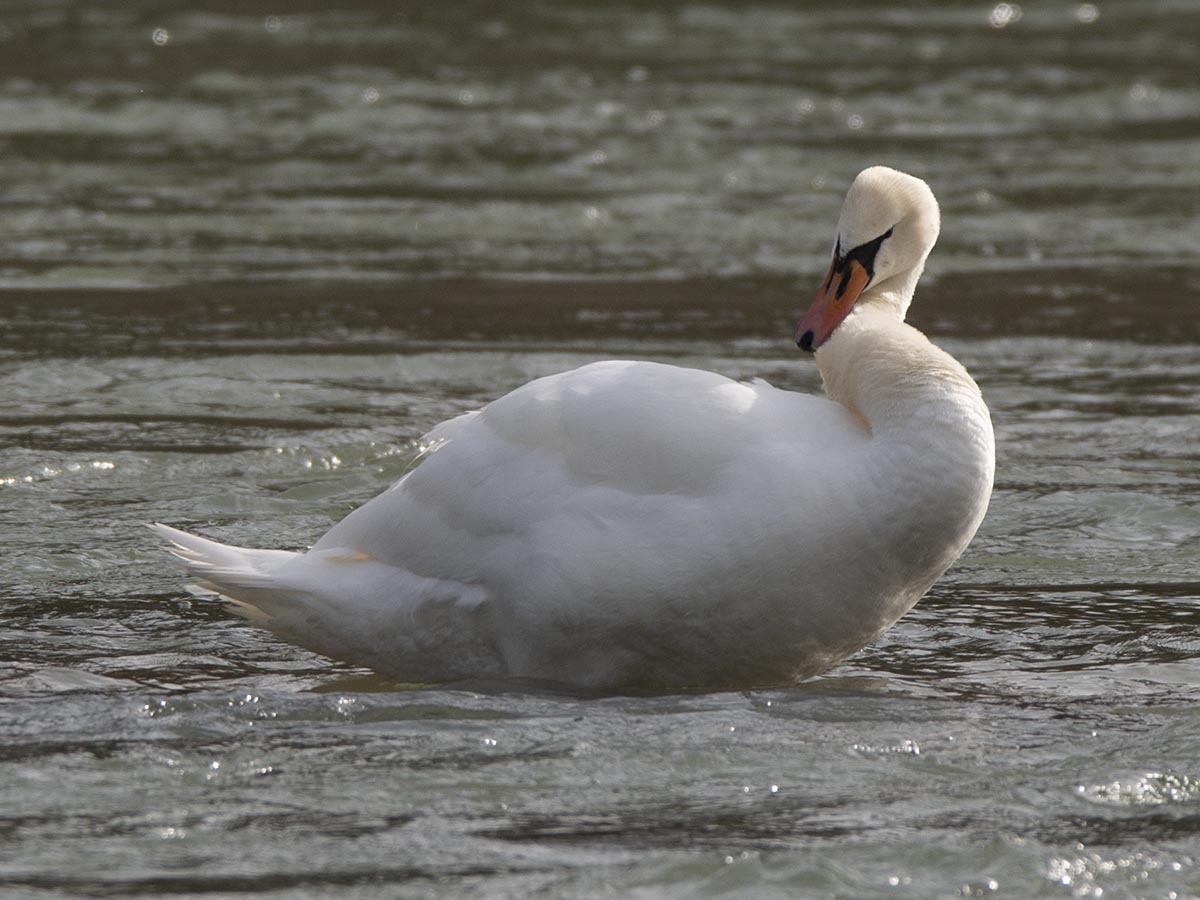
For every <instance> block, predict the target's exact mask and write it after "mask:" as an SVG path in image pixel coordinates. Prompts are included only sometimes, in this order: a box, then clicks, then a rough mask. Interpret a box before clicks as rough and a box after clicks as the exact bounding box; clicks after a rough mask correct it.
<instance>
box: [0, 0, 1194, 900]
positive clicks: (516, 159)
mask: <svg viewBox="0 0 1200 900" xmlns="http://www.w3.org/2000/svg"><path fill="white" fill-rule="evenodd" d="M281 6H282V5H281ZM347 6H348V5H347ZM1196 34H1200V6H1197V4H1195V3H1194V2H1190V0H1189V2H1184V0H1177V2H1170V0H1168V2H1146V0H1130V2H1123V3H1120V4H1118V3H1115V2H1104V3H1099V4H1095V5H1093V4H1089V3H1083V4H1080V3H1073V2H1063V3H1059V2H1047V3H1038V4H1033V3H1028V4H1026V5H1025V6H1023V7H1022V6H1018V5H1016V4H1005V3H1000V4H988V3H972V2H936V3H928V4H920V5H915V4H899V3H890V2H859V3H855V4H852V5H844V6H836V7H835V6H834V5H833V4H815V3H814V4H797V5H775V6H769V5H748V4H740V3H677V4H674V3H653V4H651V3H618V4H599V3H597V4H577V3H566V4H560V3H555V4H550V3H528V2H518V3H509V4H505V5H498V4H486V3H469V2H468V3H456V4H429V5H420V6H418V5H416V4H403V3H397V4H385V3H372V4H366V3H364V4H357V5H356V6H354V7H353V8H345V9H342V10H338V9H335V8H330V7H329V5H327V4H324V3H306V2H299V3H291V4H288V5H287V8H286V9H281V8H280V7H278V6H274V5H268V4H263V3H260V2H258V0H244V2H238V3H233V2H207V3H196V4H189V5H187V6H186V7H185V6H183V5H167V4H154V3H136V2H134V3H123V4H96V5H91V6H83V5H74V4H66V3H54V2H12V0H9V2H6V3H4V4H3V6H0V390H2V393H0V553H2V554H3V560H4V565H3V567H2V569H0V647H2V650H0V894H2V895H3V896H4V897H5V898H9V897H16V898H38V900H42V898H59V897H62V898H65V897H212V896H220V897H289V898H291V897H305V898H309V897H311V898H318V897H319V898H335V897H336V898H339V900H341V898H350V897H362V898H368V897H369V898H377V897H406V898H407V897H414V898H415V897H435V896H436V897H457V896H480V897H489V898H500V897H514V898H515V897H520V898H527V897H549V898H563V897H589V898H590V897H602V896H603V897H640V898H662V897H678V898H691V897H717V896H720V897H743V898H756V900H757V898H771V897H780V898H784V897H786V898H796V897H801V898H808V897H838V898H848V900H863V898H914V900H929V898H940V897H956V896H973V897H993V896H994V897H1009V898H1017V900H1029V898H1033V897H1050V898H1072V897H1101V896H1103V897H1105V898H1109V897H1119V898H1124V897H1130V898H1132V897H1145V898H1161V900H1179V898H1187V897H1192V898H1194V897H1197V896H1200V663H1198V662H1197V659H1196V657H1197V654H1198V653H1200V565H1198V563H1197V559H1198V556H1200V495H1198V492H1197V488H1198V486H1200V477H1198V463H1200V449H1198V448H1200V398H1198V394H1200V324H1198V323H1200V317H1198V315H1197V312H1198V308H1197V294H1198V292H1200V268H1198V266H1197V252H1198V251H1197V248H1200V213H1198V211H1200V76H1198V75H1197V73H1198V72H1200V42H1198V41H1197V40H1196V39H1195V37H1194V36H1195V35H1196ZM874 163H886V164H889V165H893V166H897V167H899V168H903V169H907V170H909V171H911V172H914V173H915V174H918V175H921V176H923V177H925V178H926V179H927V180H929V182H930V183H931V185H932V186H933V188H934V190H935V192H936V193H937V195H938V197H939V198H940V200H941V203H942V207H943V218H944V230H943V235H942V239H941V242H940V244H939V247H938V248H937V250H936V251H935V254H934V257H933V260H932V261H931V264H930V267H929V271H928V273H927V277H926V279H925V281H924V283H923V285H922V288H921V289H920V291H919V293H918V297H917V301H916V303H915V304H914V307H913V311H912V321H913V322H914V323H915V324H916V325H918V327H921V328H923V329H925V330H926V331H928V332H929V333H930V334H931V335H933V336H934V337H935V339H936V340H937V341H938V342H939V343H941V344H943V345H944V346H945V347H946V348H947V349H949V350H950V351H951V352H953V353H955V354H956V355H957V356H959V358H960V359H962V360H963V361H964V362H965V363H966V364H967V366H968V367H969V368H970V369H971V371H972V372H973V373H974V375H975V376H976V378H977V380H978V381H979V382H980V384H981V385H982V387H983V389H984V392H985V394H986V396H987V398H988V401H989V403H990V405H991V408H992V410H993V414H994V417H995V422H996V427H997V437H998V439H999V469H998V479H997V489H996V494H995V498H994V501H993V507H992V511H991V513H990V514H989V517H988V519H987V521H986V522H985V523H984V525H983V528H982V530H981V532H980V534H979V537H978V539H977V540H976V542H975V543H974V545H973V546H972V547H971V549H970V550H969V551H968V553H967V555H966V556H965V557H964V558H963V560H962V561H961V562H960V564H959V565H958V566H957V567H956V568H955V569H954V570H952V572H951V573H950V574H949V575H948V576H947V578H946V579H944V580H943V582H942V583H941V584H940V585H939V586H938V587H936V588H935V589H934V591H933V592H932V593H931V595H930V596H929V597H927V598H926V599H925V600H924V601H922V603H921V605H920V606H919V607H918V608H917V609H916V610H915V611H914V612H913V613H911V614H910V615H909V616H908V617H906V618H905V619H904V620H902V622H901V623H900V624H899V625H898V626H897V627H896V628H895V629H893V631H891V632H890V633H889V634H888V635H887V636H886V637H885V638H884V639H883V640H882V641H881V642H880V643H879V644H878V645H876V646H874V647H872V648H870V649H868V650H866V651H864V652H863V653H861V654H859V655H858V656H856V657H855V658H853V659H852V660H851V661H850V662H849V663H848V664H846V665H843V666H842V667H840V668H839V669H837V670H835V671H834V672H832V673H830V674H829V675H827V676H826V677H823V678H820V679H817V680H815V681H813V682H810V683H808V684H805V685H802V686H800V687H797V688H794V689H788V690H778V691H757V692H753V693H748V694H739V693H731V694H717V695H703V696H679V697H651V698H622V697H614V698H608V699H602V700H584V699H578V698H571V697H562V696H553V695H537V694H528V693H525V694H522V693H503V692H501V693H497V692H492V691H471V690H417V691H399V690H395V689H389V686H388V685H386V684H382V683H380V682H379V681H377V680H376V679H373V678H372V677H371V676H370V675H369V673H366V672H362V671H360V670H355V669H352V668H349V667H347V666H344V665H340V664H335V663H331V662H329V661H327V660H324V659H321V658H319V657H316V656H313V655H311V654H308V653H306V652H304V651H300V650H297V649H293V648H290V647H288V646H286V645H283V644H281V643H279V642H278V641H276V640H274V639H273V638H271V637H270V636H268V635H266V634H264V633H263V632H260V631H257V630H254V629H252V628H250V627H249V626H247V625H245V624H243V623H240V622H237V621H233V620H230V619H229V618H228V617H226V616H225V615H224V614H223V613H222V612H221V611H220V610H218V609H216V608H214V607H213V606H211V605H208V604H205V603H202V602H198V601H195V600H192V599H190V598H189V597H188V595H187V594H185V593H184V592H183V590H182V588H181V578H180V576H179V574H178V573H177V572H176V571H175V570H174V569H173V568H172V567H171V565H170V564H169V563H168V561H167V559H166V558H165V557H164V556H163V555H162V554H161V553H160V552H158V551H157V550H156V548H155V545H154V541H153V539H152V538H151V536H150V535H149V533H148V532H145V531H144V530H143V529H141V528H140V527H139V524H140V523H143V522H147V521H152V520H162V521H167V522H171V523H173V524H177V525H181V526H183V527H191V528H196V529H199V530H202V531H203V532H205V533H207V534H210V535H213V536H215V537H218V538H223V539H227V540H231V541H235V542H239V543H246V544H252V545H258V546H272V547H300V546H304V545H305V544H307V543H309V542H311V541H313V540H314V539H315V538H316V537H318V536H319V535H320V534H321V533H322V532H323V530H324V529H326V528H327V527H328V526H329V525H330V524H331V523H332V522H333V521H335V520H337V519H338V518H340V517H341V516H342V515H344V514H345V512H347V511H348V510H349V509H351V508H352V507H353V506H355V505H357V504H359V503H361V502H363V501H364V500H366V499H367V498H369V497H370V496H372V495H373V494H374V493H376V492H377V491H379V490H380V489H381V488H382V487H383V486H384V485H386V484H388V483H389V482H390V480H392V479H393V478H395V477H396V476H397V475H398V474H399V473H400V472H401V471H402V470H403V469H404V467H405V466H406V465H407V464H408V461H409V459H410V454H411V443H410V442H411V441H412V440H413V439H415V438H416V437H418V436H419V435H420V434H421V433H422V432H423V431H424V430H425V429H426V428H428V427H429V426H431V425H433V424H435V423H436V422H438V421H440V420H442V419H444V418H446V417H448V416H450V415H453V414H455V413H457V412H460V411H463V410H466V409H471V408H475V407H477V406H479V405H480V404H482V403H484V402H486V401H487V400H489V399H491V398H493V397H495V396H497V395H499V394H501V393H503V392H504V391H506V390H508V389H510V388H512V387H514V386H516V385H518V384H521V383H522V382H524V381H526V380H528V379H529V378H532V377H535V376H537V375H541V374H546V373H549V372H553V371H557V370H560V369H563V368H566V367H570V366H574V365H578V364H581V363H584V362H587V361H590V360H593V359H597V358H604V357H610V356H622V357H638V358H649V359H659V360H667V361H675V362H679V363H683V364H689V365H698V366H702V367H705V368H711V369H715V370H717V371H720V372H723V373H726V374H729V375H732V376H737V377H750V376H763V377H766V378H768V379H769V380H771V381H772V382H774V383H776V384H778V385H780V386H787V387H794V388H796V389H800V390H813V389H816V387H817V383H818V379H817V376H816V373H815V369H814V367H813V366H812V363H811V360H809V359H806V358H801V357H800V356H799V355H798V354H797V353H796V352H795V350H794V348H793V347H792V346H791V344H790V340H789V338H790V329H791V324H792V321H793V317H794V316H795V314H796V312H797V311H798V310H799V309H800V307H801V306H803V305H804V303H805V302H806V301H807V299H808V298H809V297H811V295H812V292H813V290H814V288H815V286H816V282H817V280H818V279H819V278H820V275H821V272H822V271H823V269H824V266H825V264H826V258H827V254H828V252H829V245H830V242H831V238H832V227H833V223H834V221H835V218H836V214H837V210H838V208H839V206H840V203H841V198H842V195H843V193H844V190H845V187H846V185H847V184H848V182H849V180H850V179H851V178H852V177H853V175H854V174H855V172H857V171H858V170H859V169H860V168H862V167H863V166H865V165H869V164H874Z"/></svg>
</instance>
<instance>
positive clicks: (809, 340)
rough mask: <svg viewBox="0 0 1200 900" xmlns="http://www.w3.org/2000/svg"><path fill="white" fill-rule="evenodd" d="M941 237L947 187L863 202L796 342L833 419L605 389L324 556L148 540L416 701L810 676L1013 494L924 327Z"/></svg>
mask: <svg viewBox="0 0 1200 900" xmlns="http://www.w3.org/2000/svg"><path fill="white" fill-rule="evenodd" d="M937 229H938V212H937V205H936V202H935V201H934V200H933V195H932V193H931V192H930V191H929V189H928V187H926V186H925V184H924V182H921V181H919V180H918V179H916V178H912V177H911V176H908V175H904V174H902V173H899V172H895V171H893V170H890V169H884V168H881V167H876V168H873V169H868V170H866V171H865V172H863V173H862V174H860V175H859V177H858V178H857V179H856V180H855V182H854V184H853V186H852V187H851V190H850V193H849V195H848V197H847V202H846V206H845V208H844V209H843V212H842V217H841V219H840V220H839V225H838V240H837V243H836V244H835V252H834V260H833V264H832V266H831V268H830V274H829V277H828V278H827V279H826V282H825V284H824V286H823V287H822V290H821V292H820V293H819V294H818V297H817V300H816V302H815V303H814V305H813V308H812V309H811V310H810V311H809V313H808V315H806V316H805V318H804V319H803V320H802V321H801V323H800V325H799V327H798V329H797V340H798V342H799V343H800V345H801V347H803V348H805V349H812V350H815V352H816V360H817V364H818V367H819V369H820V371H821V375H822V378H823V381H824V385H825V392H826V396H825V397H817V396H809V395H804V394H797V393H793V392H788V391H783V390H778V389H776V388H774V387H772V386H770V385H769V384H767V383H766V382H763V381H754V382H751V383H748V384H746V383H739V382H735V381H731V380H730V379H728V378H725V377H723V376H721V375H718V374H714V373H711V372H704V371H699V370H695V369H685V368H678V367H674V366H666V365H660V364H656V363H649V362H628V361H610V362H599V363H593V364H591V365H587V366H583V367H582V368H579V369H575V370H573V371H570V372H564V373H560V374H557V375H551V376H549V377H546V378H540V379H537V380H536V381H533V382H530V383H529V384H526V385H524V386H523V387H520V388H518V389H517V390H515V391H513V392H512V393H510V394H507V395H506V396H503V397H501V398H500V399H498V400H496V401H494V402H492V403H491V404H489V405H488V406H486V407H484V408H483V409H482V410H479V411H477V412H471V413H467V414H465V415H462V416H459V417H457V418H455V419H452V420H450V421H447V422H444V423H442V424H441V425H438V426H437V427H436V428H434V429H433V430H432V431H431V432H429V434H428V435H427V436H426V438H425V440H424V442H423V445H424V447H425V448H426V450H425V454H424V457H423V459H422V460H421V462H420V464H419V465H418V466H417V467H416V468H415V469H413V470H412V471H411V472H409V473H408V474H406V475H405V476H404V477H403V478H401V479H400V480H399V481H398V482H397V483H396V484H395V485H393V486H392V487H391V488H390V489H389V490H387V491H386V492H385V493H383V494H381V495H380V496H378V497H376V498H375V499H374V500H372V501H370V502H369V503H367V504H365V505H364V506H362V507H360V508H359V509H357V510H355V511H354V512H352V513H351V514H350V515H349V516H347V517H346V518H345V519H344V520H343V521H342V522H340V523H339V524H337V525H335V526H334V527H333V528H332V529H331V530H330V531H329V532H328V533H327V534H326V535H325V536H324V537H322V538H321V539H320V540H319V541H317V543H316V544H315V545H314V546H313V547H312V549H310V550H309V551H308V552H307V553H290V552H285V551H277V550H250V549H245V548H237V547H229V546H225V545H222V544H218V543H216V542H214V541H210V540H208V539H205V538H201V537H197V536H195V535H191V534H188V533H186V532H182V531H179V530H176V529H173V528H169V527H167V526H165V525H156V526H153V527H155V528H156V529H157V530H158V531H159V533H160V534H161V535H162V536H163V537H164V538H166V539H167V540H168V541H169V542H170V544H171V548H172V549H173V551H174V552H175V553H176V555H177V556H179V557H180V558H182V559H183V561H184V562H185V564H186V566H187V568H188V571H189V574H190V575H192V576H193V577H194V578H195V579H197V580H198V583H199V586H200V587H201V588H203V589H205V590H208V591H211V592H215V593H218V594H220V595H222V596H223V597H225V598H226V600H228V601H229V602H230V603H231V605H232V608H233V609H234V611H236V612H240V613H241V614H243V615H245V616H247V617H248V618H250V619H252V620H255V621H257V622H260V623H261V624H263V625H264V626H266V627H267V628H269V629H270V630H272V631H274V632H275V633H276V634H278V635H280V636H282V637H284V638H286V639H288V640H290V641H293V642H295V643H297V644H300V645H303V646H305V647H308V648H310V649H312V650H315V651H317V652H320V653H323V654H326V655H328V656H332V657H336V658H340V659H344V660H348V661H351V662H354V663H358V664H361V665H365V666H369V667H370V668H372V669H375V670H376V671H378V672H380V673H381V674H384V675H388V676H391V677H395V678H399V679H401V680H405V681H415V682H453V681H461V680H475V679H483V680H494V679H499V680H507V679H536V680H540V681H547V682H553V683H556V684H560V685H565V686H570V687H573V688H580V689H590V690H621V689H676V688H737V687H742V688H744V687H754V686H763V685H773V684H781V683H788V682H792V681H795V680H797V679H802V678H805V677H808V676H811V675H814V674H816V673H819V672H821V671H823V670H825V669H827V668H829V667H830V666H832V665H834V664H835V663H837V662H838V661H840V660H842V659H844V658H845V657H846V656H848V655H849V654H851V653H853V652H854V651H856V650H858V649H859V648H861V647H863V646H865V645H866V644H868V643H869V642H871V641H872V640H873V639H874V638H875V637H877V636H878V635H879V634H881V633H882V632H883V631H885V630H886V629H887V628H888V627H889V626H891V625H892V624H893V623H894V622H895V621H896V620H897V619H898V618H899V617H900V616H901V615H903V614H904V613H905V612H906V611H907V610H908V609H910V608H911V607H912V606H913V604H915V603H916V602H917V600H918V599H920V597H921V596H922V595H923V594H924V593H925V592H926V591H927V590H928V589H929V588H930V586H932V584H933V583H934V582H935V581H936V580H937V579H938V578H939V577H940V576H941V575H942V574H943V572H945V570H946V569H947V568H948V567H949V566H950V565H951V563H953V562H954V560H955V559H956V558H957V557H958V556H959V555H960V554H961V553H962V551H963V550H964V549H965V547H966V546H967V544H968V542H969V541H970V540H971V538H972V536H973V535H974V533H975V530H976V528H977V527H978V525H979V523H980V521H981V519H982V518H983V515H984V512H985V510H986V507H987V502H988V498H989V496H990V493H991V486H992V477H993V467H994V445H993V436H992V428H991V421H990V418H989V415H988V411H987V407H986V406H985V405H984V402H983V399H982V397H981V396H980V392H979V389H978V387H977V386H976V385H975V383H974V381H972V379H971V377H970V376H969V375H968V374H967V372H966V370H965V369H964V368H963V367H962V366H961V365H960V364H959V363H958V362H957V361H955V360H954V359H953V358H952V357H950V356H949V355H948V354H946V353H944V352H943V351H941V350H940V349H938V348H937V347H935V346H934V345H933V344H932V343H930V342H929V340H928V339H927V338H926V337H925V336H924V335H922V334H921V333H920V332H919V331H917V330H916V329H914V328H912V327H911V326H908V325H906V324H905V323H904V322H903V316H904V312H905V310H906V309H907V305H908V302H909V300H910V299H911V296H912V291H913V288H914V287H915V285H916V281H917V278H918V277H919V275H920V271H921V269H922V268H923V266H924V262H925V257H926V256H927V255H928V253H929V250H930V249H931V247H932V245H933V241H934V240H935V239H936V236H937ZM880 235H885V237H884V238H883V239H882V240H880V241H879V242H878V244H877V246H876V247H875V248H874V249H873V250H872V248H870V247H869V246H868V245H869V244H870V243H871V242H873V241H876V239H878V238H879V237H880ZM864 247H866V249H865V250H863V249H862V248H864ZM847 298H849V299H848V301H847Z"/></svg>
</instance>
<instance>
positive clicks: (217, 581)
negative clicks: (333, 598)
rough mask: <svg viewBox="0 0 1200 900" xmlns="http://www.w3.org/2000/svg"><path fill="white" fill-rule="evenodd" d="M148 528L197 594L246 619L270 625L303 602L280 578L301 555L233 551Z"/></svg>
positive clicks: (185, 535)
mask: <svg viewBox="0 0 1200 900" xmlns="http://www.w3.org/2000/svg"><path fill="white" fill-rule="evenodd" d="M148 527H149V528H150V529H151V530H152V531H153V532H154V533H155V534H157V535H158V536H159V537H160V538H162V539H163V540H165V541H166V542H167V548H166V549H167V551H168V552H169V553H171V554H173V555H174V556H175V557H176V558H178V559H179V560H181V561H182V562H183V565H184V567H185V568H186V569H187V574H188V575H189V576H191V577H192V578H195V579H196V580H195V582H194V583H193V584H191V585H189V586H188V589H189V590H190V591H191V592H192V593H194V594H197V595H201V596H213V595H217V596H219V597H220V598H221V599H222V600H223V601H224V602H225V603H226V604H228V606H229V609H230V611H231V612H233V613H236V614H237V615H239V616H242V617H243V618H246V619H250V620H251V621H254V622H258V623H259V624H261V625H268V624H269V623H270V622H271V621H272V620H273V619H274V618H275V617H276V615H278V614H279V613H281V612H283V611H284V610H285V609H287V608H289V607H292V606H294V605H295V603H296V601H297V600H298V599H299V598H297V597H296V593H295V591H294V590H291V589H288V588H287V587H285V586H284V585H283V584H281V583H280V580H279V579H278V577H277V576H278V573H279V570H280V568H281V567H282V566H284V565H286V564H287V563H290V562H293V561H295V560H297V559H299V558H300V556H301V554H299V553H293V552H291V551H288V550H253V549H250V548H249V547H233V546H230V545H229V544H222V543H219V542H217V541H213V540H209V539H208V538H202V537H199V536H197V535H194V534H189V533H188V532H186V531H180V530H179V529H178V528H172V527H171V526H169V525H163V524H161V523H159V522H155V523H154V524H153V525H150V526H148Z"/></svg>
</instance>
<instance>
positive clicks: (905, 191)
mask: <svg viewBox="0 0 1200 900" xmlns="http://www.w3.org/2000/svg"><path fill="white" fill-rule="evenodd" d="M939 223H940V215H939V213H938V205H937V200H935V199H934V196H933V191H931V190H930V189H929V185H927V184H926V183H925V182H924V181H922V180H921V179H920V178H914V177H913V176H912V175H906V174H905V173H903V172H898V171H896V170H895V169H889V168H887V167H886V166H872V167H871V168H869V169H864V170H863V171H862V172H860V173H859V174H858V177H857V178H855V179H854V183H853V184H851V185H850V190H849V191H848V192H847V194H846V202H845V204H843V206H842V214H841V216H839V217H838V225H837V235H836V236H835V238H834V242H833V262H832V264H831V265H830V267H829V274H828V275H827V276H826V277H825V281H824V283H823V284H822V285H821V289H820V290H819V291H818V292H817V297H816V299H815V300H814V301H813V304H812V306H811V307H809V310H808V312H807V313H805V315H804V318H802V319H801V320H800V323H799V324H798V325H797V326H796V343H797V345H799V347H800V349H801V350H807V351H810V352H811V351H815V350H816V349H817V348H818V347H820V346H821V345H822V344H823V343H825V341H827V340H828V339H829V337H830V335H832V334H833V332H834V331H835V330H836V329H837V327H838V325H840V324H841V323H842V321H843V320H844V319H845V318H846V317H847V316H848V315H850V313H851V312H852V311H853V310H854V308H855V306H856V305H857V304H860V303H863V304H865V303H882V304H886V305H887V306H889V307H891V308H892V309H893V310H894V311H895V313H896V315H897V316H898V317H899V318H900V319H903V318H904V315H905V313H907V312H908V305H909V303H910V302H911V301H912V295H913V290H914V289H915V288H916V286H917V279H918V278H920V277H921V272H922V271H923V270H924V269H925V260H926V258H927V257H928V256H929V251H930V250H932V249H933V245H934V242H935V241H937V237H938V230H939V227H940V224H939Z"/></svg>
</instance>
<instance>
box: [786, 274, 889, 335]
mask: <svg viewBox="0 0 1200 900" xmlns="http://www.w3.org/2000/svg"><path fill="white" fill-rule="evenodd" d="M870 280H871V275H870V273H868V272H867V270H866V269H864V268H863V266H862V263H860V262H859V261H858V260H856V259H847V260H844V261H843V262H842V264H841V266H840V268H839V266H838V261H837V260H836V259H835V260H834V261H833V263H832V264H831V265H830V266H829V274H828V275H826V276H825V283H824V284H823V285H821V289H820V290H819V291H817V298H816V299H815V300H813V304H812V306H810V307H809V308H808V312H806V313H805V314H804V318H802V319H801V320H800V324H799V325H797V326H796V344H797V346H799V347H800V349H801V350H806V351H808V352H809V353H812V352H813V351H814V350H816V349H817V348H818V347H820V346H821V345H822V344H823V343H825V342H826V341H827V340H829V336H830V335H831V334H833V332H834V329H836V328H837V327H838V326H839V325H841V324H842V320H843V319H845V318H846V316H848V315H850V310H851V309H852V308H853V307H854V301H855V300H857V299H858V296H859V294H861V293H862V292H863V288H865V287H866V286H867V284H868V282H870Z"/></svg>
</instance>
